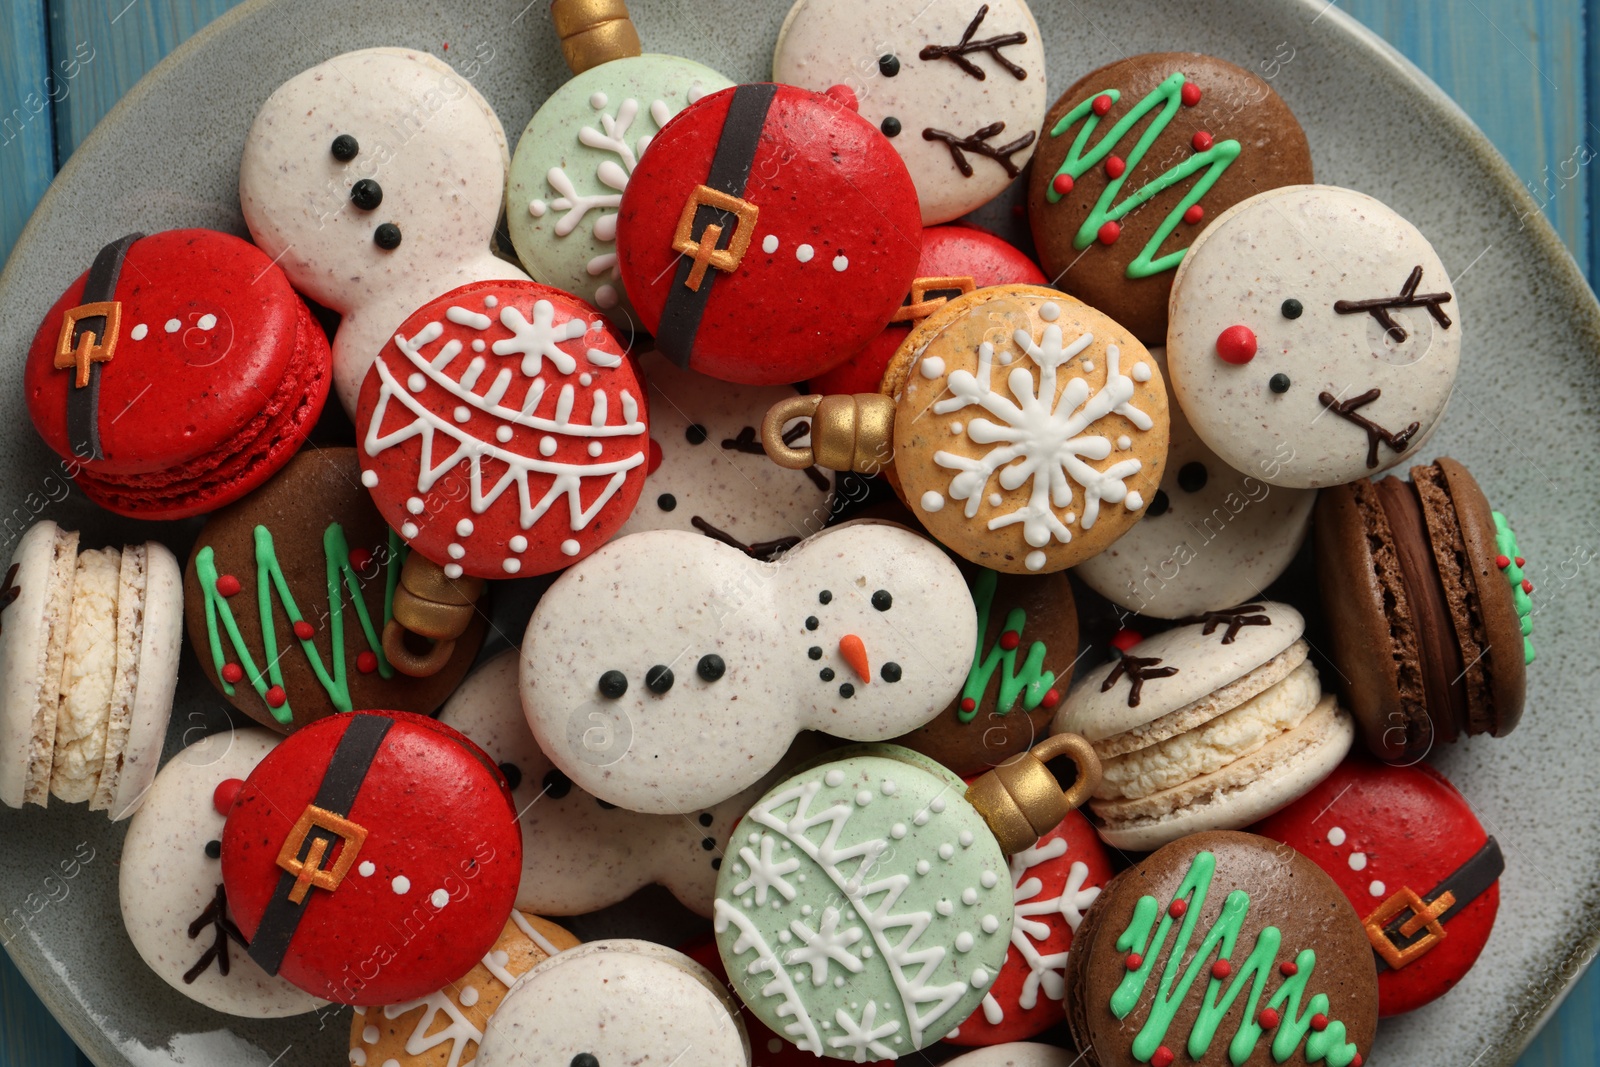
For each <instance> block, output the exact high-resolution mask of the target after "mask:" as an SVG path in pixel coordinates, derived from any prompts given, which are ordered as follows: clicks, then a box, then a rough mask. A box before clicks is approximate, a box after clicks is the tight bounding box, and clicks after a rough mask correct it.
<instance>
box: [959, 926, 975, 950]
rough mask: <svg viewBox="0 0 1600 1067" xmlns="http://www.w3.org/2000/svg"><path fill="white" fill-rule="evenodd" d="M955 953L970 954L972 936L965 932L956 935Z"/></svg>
mask: <svg viewBox="0 0 1600 1067" xmlns="http://www.w3.org/2000/svg"><path fill="white" fill-rule="evenodd" d="M956 951H957V952H971V951H972V935H971V934H969V933H967V931H965V930H963V931H961V932H960V933H959V934H957V935H956Z"/></svg>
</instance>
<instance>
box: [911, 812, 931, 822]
mask: <svg viewBox="0 0 1600 1067" xmlns="http://www.w3.org/2000/svg"><path fill="white" fill-rule="evenodd" d="M911 822H912V824H913V825H915V826H926V825H928V813H927V812H925V811H919V812H917V814H916V816H915V817H914V818H913V819H912V820H911Z"/></svg>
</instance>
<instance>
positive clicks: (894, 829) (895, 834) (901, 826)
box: [889, 822, 906, 841]
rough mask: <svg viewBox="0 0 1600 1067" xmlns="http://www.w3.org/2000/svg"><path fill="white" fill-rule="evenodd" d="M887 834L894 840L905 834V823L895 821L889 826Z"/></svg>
mask: <svg viewBox="0 0 1600 1067" xmlns="http://www.w3.org/2000/svg"><path fill="white" fill-rule="evenodd" d="M889 836H890V837H892V838H894V839H895V840H896V841H898V840H900V839H901V838H902V837H904V836H906V824H905V823H903V822H897V823H895V824H894V825H893V826H891V827H890V828H889Z"/></svg>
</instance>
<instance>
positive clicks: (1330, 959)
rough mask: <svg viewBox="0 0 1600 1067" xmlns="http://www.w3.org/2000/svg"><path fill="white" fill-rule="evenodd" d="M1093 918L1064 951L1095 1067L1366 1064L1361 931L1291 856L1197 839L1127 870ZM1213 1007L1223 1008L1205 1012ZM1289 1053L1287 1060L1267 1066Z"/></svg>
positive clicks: (1374, 993) (1225, 835) (1368, 973)
mask: <svg viewBox="0 0 1600 1067" xmlns="http://www.w3.org/2000/svg"><path fill="white" fill-rule="evenodd" d="M1090 915H1091V916H1092V918H1093V922H1092V924H1087V923H1086V924H1085V925H1084V926H1080V927H1079V931H1078V936H1077V940H1076V941H1075V943H1074V946H1073V953H1072V955H1073V956H1080V954H1081V958H1080V959H1079V960H1078V961H1077V963H1076V965H1075V966H1074V967H1073V972H1074V977H1075V978H1076V979H1077V980H1076V981H1075V982H1073V983H1071V987H1072V988H1073V992H1072V995H1071V997H1072V1005H1071V1007H1070V1008H1069V1010H1068V1019H1069V1021H1070V1024H1071V1028H1072V1031H1073V1035H1074V1039H1075V1040H1076V1042H1077V1043H1078V1045H1079V1047H1081V1048H1086V1049H1093V1050H1094V1051H1093V1054H1092V1055H1093V1058H1095V1059H1097V1060H1098V1062H1099V1064H1100V1065H1102V1067H1135V1065H1140V1064H1146V1063H1169V1064H1170V1063H1173V1062H1175V1061H1176V1060H1177V1059H1178V1058H1179V1057H1181V1058H1182V1062H1184V1063H1188V1064H1195V1065H1198V1067H1223V1065H1228V1064H1232V1065H1234V1067H1246V1065H1248V1067H1266V1065H1268V1064H1277V1063H1281V1062H1285V1061H1286V1060H1292V1061H1293V1062H1314V1063H1326V1064H1329V1065H1331V1067H1352V1065H1356V1064H1359V1063H1360V1062H1361V1061H1362V1059H1364V1058H1365V1057H1366V1056H1367V1055H1369V1054H1370V1053H1371V1050H1372V1042H1373V1037H1374V1035H1375V1033H1376V1031H1377V1022H1378V981H1377V969H1376V965H1375V964H1374V962H1373V953H1372V947H1371V945H1370V943H1369V942H1368V940H1367V937H1366V934H1365V932H1364V930H1363V929H1362V926H1361V920H1360V918H1359V917H1358V916H1357V915H1356V913H1355V910H1354V909H1353V908H1352V907H1351V906H1350V902H1349V901H1348V900H1347V899H1346V898H1345V895H1344V893H1343V892H1341V891H1340V889H1339V887H1338V886H1337V885H1336V884H1335V883H1334V882H1333V880H1332V879H1331V878H1329V877H1328V876H1327V875H1326V874H1325V873H1323V871H1322V870H1321V869H1320V868H1318V867H1317V866H1316V864H1314V863H1312V862H1311V861H1310V860H1308V859H1306V858H1305V857H1304V856H1302V855H1300V854H1299V853H1298V852H1296V851H1295V850H1294V849H1292V848H1289V847H1288V846H1286V845H1280V844H1278V843H1276V842H1273V841H1269V840H1267V839H1266V838H1263V837H1258V836H1256V835H1254V834H1245V833H1235V832H1230V831H1217V832H1212V833H1201V834H1193V835H1191V836H1189V837H1185V838H1183V839H1181V840H1179V841H1175V842H1173V843H1172V844H1170V845H1168V846H1166V847H1164V848H1162V849H1160V850H1159V851H1157V852H1155V853H1153V854H1151V855H1150V856H1149V857H1148V858H1146V859H1145V860H1144V861H1143V862H1142V863H1140V864H1138V865H1137V866H1134V867H1132V868H1130V869H1129V870H1127V871H1125V872H1124V873H1123V874H1122V875H1120V876H1119V877H1118V878H1117V879H1116V880H1115V881H1113V882H1112V883H1111V884H1110V885H1109V886H1107V887H1106V889H1105V890H1104V891H1103V892H1102V893H1101V896H1100V899H1099V900H1098V901H1096V903H1095V905H1094V908H1093V909H1092V910H1091V912H1090ZM1086 929H1087V931H1088V936H1087V937H1086V936H1085V930H1086ZM1230 932H1231V933H1233V934H1235V935H1236V937H1235V938H1233V939H1231V946H1230V950H1229V951H1228V952H1227V956H1228V959H1227V960H1226V961H1225V962H1223V961H1221V960H1220V955H1219V951H1220V945H1221V944H1222V943H1227V942H1225V941H1224V942H1218V941H1214V940H1208V939H1210V938H1216V937H1218V936H1219V935H1222V936H1224V937H1225V936H1226V934H1227V933H1230ZM1119 942H1120V943H1119ZM1202 946H1204V947H1202ZM1197 957H1198V958H1200V959H1201V960H1203V961H1204V965H1203V967H1200V966H1195V965H1194V964H1193V962H1192V961H1193V960H1194V959H1195V958H1197ZM1186 978H1187V979H1188V981H1185V979H1186ZM1258 989H1259V993H1257V992H1256V991H1257V990H1258ZM1162 1001H1167V1002H1168V1003H1169V1005H1170V1006H1169V1007H1168V1008H1167V1010H1166V1011H1165V1012H1163V1011H1162V1010H1161V1007H1160V1002H1162ZM1219 1003H1220V1004H1225V1005H1226V1008H1224V1009H1222V1010H1220V1011H1218V1010H1216V1009H1214V1008H1213V1009H1210V1010H1206V1006H1208V1005H1216V1004H1219ZM1207 1021H1209V1022H1210V1023H1211V1029H1212V1033H1211V1034H1210V1037H1209V1040H1207V1039H1206V1038H1205V1037H1204V1036H1203V1035H1204V1034H1205V1031H1206V1030H1207V1026H1206V1022H1207ZM1286 1043H1292V1047H1293V1052H1292V1053H1291V1054H1290V1055H1289V1056H1276V1057H1275V1056H1274V1050H1275V1048H1278V1047H1279V1046H1280V1045H1281V1044H1286ZM1235 1045H1237V1046H1238V1048H1239V1051H1240V1053H1241V1057H1240V1058H1238V1059H1235V1058H1233V1057H1232V1056H1231V1055H1230V1053H1231V1052H1232V1051H1233V1048H1232V1046H1235ZM1162 1049H1165V1050H1167V1051H1166V1052H1165V1053H1163V1052H1162V1051H1161V1050H1162Z"/></svg>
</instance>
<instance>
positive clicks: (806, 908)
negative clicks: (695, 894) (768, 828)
mask: <svg viewBox="0 0 1600 1067" xmlns="http://www.w3.org/2000/svg"><path fill="white" fill-rule="evenodd" d="M753 843H754V842H752V844H753ZM733 872H734V873H735V874H741V873H743V872H742V871H740V869H739V865H738V864H737V863H735V864H734V865H733ZM800 914H801V915H810V914H811V905H810V904H802V905H800Z"/></svg>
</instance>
